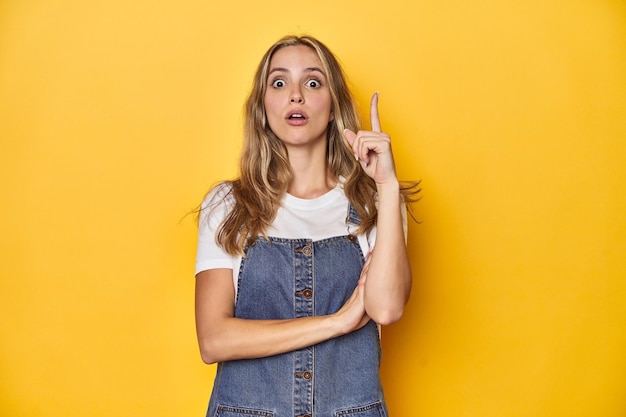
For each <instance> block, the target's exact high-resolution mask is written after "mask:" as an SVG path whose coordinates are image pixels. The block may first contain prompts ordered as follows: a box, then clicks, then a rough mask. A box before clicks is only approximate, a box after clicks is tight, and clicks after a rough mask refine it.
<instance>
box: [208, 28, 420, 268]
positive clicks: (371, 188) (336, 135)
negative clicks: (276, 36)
mask: <svg viewBox="0 0 626 417" xmlns="http://www.w3.org/2000/svg"><path fill="white" fill-rule="evenodd" d="M296 45H304V46H307V47H309V48H311V49H313V50H314V51H315V52H316V53H317V55H318V57H319V59H320V61H321V63H322V67H323V70H324V72H325V74H326V78H327V80H328V85H329V89H330V94H331V100H332V112H333V115H334V119H333V120H332V121H331V122H330V123H329V125H328V132H327V135H328V142H327V150H326V156H327V159H326V161H327V166H328V171H329V173H330V174H331V176H332V177H334V178H335V179H338V178H339V177H340V176H342V177H344V178H345V182H344V184H343V188H344V192H345V195H346V197H347V198H348V200H349V201H350V203H351V204H352V206H353V207H354V208H355V209H356V211H357V213H358V214H359V216H360V218H361V224H360V226H359V230H358V233H367V232H369V231H370V230H371V229H372V228H373V227H374V226H375V224H376V216H377V213H378V211H377V209H376V184H375V183H374V181H373V180H372V179H371V178H370V177H368V176H367V175H366V174H365V172H364V171H363V169H362V168H361V165H360V164H359V163H358V162H357V161H356V160H355V158H354V156H353V153H352V150H351V149H350V148H349V146H348V145H347V143H346V141H345V140H344V139H343V135H342V132H343V131H344V129H350V130H352V131H354V132H356V131H358V130H359V128H360V125H359V117H358V112H357V109H356V106H355V104H354V99H353V97H352V94H351V93H350V90H349V88H348V85H347V82H346V77H345V75H344V72H343V70H342V68H341V65H340V64H339V62H338V61H337V59H336V58H335V56H334V55H333V54H332V52H331V51H330V50H329V49H328V48H327V47H326V46H325V45H324V44H323V43H322V42H320V41H318V40H317V39H315V38H313V37H311V36H286V37H284V38H282V39H280V40H279V41H278V42H276V43H275V44H274V45H272V46H271V47H270V48H269V49H268V50H267V52H266V53H265V55H264V56H263V58H262V59H261V62H260V63H259V66H258V68H257V70H256V74H255V77H254V82H253V86H252V90H251V91H250V94H249V96H248V98H247V100H246V104H245V114H244V145H243V150H242V153H241V157H240V161H239V171H240V176H239V178H237V179H235V180H233V181H228V182H225V183H222V185H229V187H227V189H228V188H229V189H230V191H229V194H227V195H226V196H225V197H224V198H229V197H232V198H233V200H234V205H233V207H232V209H231V210H230V212H229V213H228V215H227V216H226V218H225V219H224V221H223V222H222V223H221V225H220V226H219V229H218V232H217V237H216V241H217V243H218V244H219V245H220V246H221V247H222V248H223V249H224V250H225V251H226V252H228V253H229V254H231V255H233V256H234V255H238V254H243V251H244V248H245V246H246V241H247V239H248V238H255V237H256V236H260V235H264V234H265V231H266V230H267V228H268V227H269V226H270V224H271V223H272V221H273V220H274V218H275V217H276V212H277V211H278V208H279V206H280V202H281V200H282V198H283V197H284V195H285V193H286V192H287V187H288V185H289V183H290V181H291V179H292V171H291V166H290V164H289V159H288V156H287V150H286V148H285V146H284V144H283V143H282V142H281V141H280V139H278V137H276V135H275V134H274V133H273V132H272V131H271V130H270V128H269V125H268V123H267V118H266V114H265V106H264V98H265V92H266V89H267V78H268V70H269V65H270V61H271V59H272V57H273V55H274V53H275V52H276V51H278V50H279V49H281V48H285V47H288V46H296ZM417 191H418V190H417V183H413V184H411V185H405V186H403V187H402V193H403V195H405V200H408V201H413V200H412V199H411V196H414V195H415V194H416V193H417Z"/></svg>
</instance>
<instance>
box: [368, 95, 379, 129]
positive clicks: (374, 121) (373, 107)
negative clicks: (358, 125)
mask: <svg viewBox="0 0 626 417" xmlns="http://www.w3.org/2000/svg"><path fill="white" fill-rule="evenodd" d="M370 123H371V125H372V132H382V130H381V129H380V117H379V116H378V93H377V92H376V93H374V95H373V96H372V102H371V104H370Z"/></svg>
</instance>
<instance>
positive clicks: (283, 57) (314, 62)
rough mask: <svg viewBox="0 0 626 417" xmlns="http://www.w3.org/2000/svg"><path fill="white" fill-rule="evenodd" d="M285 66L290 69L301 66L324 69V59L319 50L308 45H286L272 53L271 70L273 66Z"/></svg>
mask: <svg viewBox="0 0 626 417" xmlns="http://www.w3.org/2000/svg"><path fill="white" fill-rule="evenodd" d="M276 67H280V68H285V69H288V70H293V69H300V68H314V67H317V68H319V69H322V68H323V67H322V61H321V60H320V58H319V56H317V52H316V51H315V50H314V49H313V48H310V47H308V46H306V45H294V46H285V47H283V48H281V49H279V50H277V51H276V52H274V55H272V59H271V60H270V70H271V69H272V68H276Z"/></svg>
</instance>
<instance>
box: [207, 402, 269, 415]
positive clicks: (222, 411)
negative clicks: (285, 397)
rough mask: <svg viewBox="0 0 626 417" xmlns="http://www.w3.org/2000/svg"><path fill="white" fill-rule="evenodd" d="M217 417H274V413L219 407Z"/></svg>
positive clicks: (228, 406)
mask: <svg viewBox="0 0 626 417" xmlns="http://www.w3.org/2000/svg"><path fill="white" fill-rule="evenodd" d="M215 417H274V413H273V412H272V411H267V410H257V409H254V408H244V407H233V406H230V405H218V406H217V411H216V412H215Z"/></svg>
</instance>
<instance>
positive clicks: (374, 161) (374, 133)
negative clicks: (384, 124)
mask: <svg viewBox="0 0 626 417" xmlns="http://www.w3.org/2000/svg"><path fill="white" fill-rule="evenodd" d="M370 120H371V125H372V130H371V131H368V130H359V131H358V132H357V133H355V132H353V131H351V130H350V129H345V130H344V131H343V134H344V137H345V138H346V140H347V141H348V143H349V144H350V146H351V147H352V150H353V152H354V157H355V158H356V159H357V160H358V161H359V162H360V163H361V166H362V167H363V170H364V171H365V173H366V174H367V175H368V176H370V177H371V178H372V179H374V181H375V182H376V184H377V185H382V184H387V183H397V181H398V180H397V178H396V168H395V164H394V161H393V154H392V152H391V138H390V137H389V135H388V134H386V133H384V132H382V130H381V128H380V118H379V116H378V93H375V94H374V95H373V96H372V101H371V104H370Z"/></svg>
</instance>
